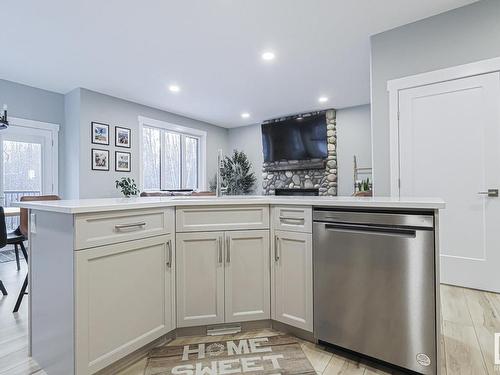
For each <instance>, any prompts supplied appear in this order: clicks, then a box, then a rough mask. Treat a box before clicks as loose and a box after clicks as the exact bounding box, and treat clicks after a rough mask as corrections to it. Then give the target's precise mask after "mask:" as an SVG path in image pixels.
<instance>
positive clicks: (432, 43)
mask: <svg viewBox="0 0 500 375" xmlns="http://www.w3.org/2000/svg"><path fill="white" fill-rule="evenodd" d="M498 56H500V1H499V0H483V1H480V2H477V3H474V4H472V5H468V6H465V7H462V8H458V9H455V10H452V11H449V12H446V13H442V14H439V15H437V16H434V17H430V18H427V19H424V20H421V21H418V22H415V23H412V24H409V25H405V26H402V27H399V28H396V29H393V30H390V31H386V32H384V33H381V34H377V35H374V36H372V37H371V79H372V87H371V95H372V127H373V129H372V134H373V166H374V173H375V194H377V195H389V193H390V185H389V184H390V181H389V178H390V171H389V99H388V94H387V91H386V90H387V89H386V88H387V81H388V80H391V79H395V78H401V77H405V76H409V75H413V74H418V73H423V72H428V71H432V70H436V69H442V68H447V67H451V66H456V65H461V64H466V63H470V62H473V61H478V60H484V59H488V58H493V57H498Z"/></svg>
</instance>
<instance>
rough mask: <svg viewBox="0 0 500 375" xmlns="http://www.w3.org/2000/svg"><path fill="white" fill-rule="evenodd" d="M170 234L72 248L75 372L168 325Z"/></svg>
mask: <svg viewBox="0 0 500 375" xmlns="http://www.w3.org/2000/svg"><path fill="white" fill-rule="evenodd" d="M169 239H170V238H169V237H168V236H159V237H153V238H147V239H141V240H138V241H129V242H124V243H120V244H114V245H108V246H102V247H96V248H93V249H89V250H81V251H77V252H76V255H75V291H76V298H75V307H76V308H75V314H76V318H75V322H76V373H77V374H93V373H95V372H96V371H98V370H100V369H102V368H104V367H106V366H108V365H110V364H111V363H113V362H115V361H117V360H119V359H121V358H123V357H124V356H126V355H127V354H130V353H132V352H134V351H135V350H137V349H139V348H141V347H142V346H144V345H146V344H148V343H150V342H151V341H153V340H155V339H157V338H159V337H161V336H162V335H164V334H166V333H167V332H168V331H170V330H171V329H172V328H173V326H172V310H171V309H172V306H171V300H170V298H171V294H172V288H173V285H172V281H171V279H170V275H171V272H172V270H171V269H170V268H169V265H168V264H167V262H168V260H169V249H168V241H169Z"/></svg>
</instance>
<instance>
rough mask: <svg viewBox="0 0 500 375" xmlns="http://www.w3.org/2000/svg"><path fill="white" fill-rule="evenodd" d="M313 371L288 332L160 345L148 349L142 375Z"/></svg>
mask: <svg viewBox="0 0 500 375" xmlns="http://www.w3.org/2000/svg"><path fill="white" fill-rule="evenodd" d="M241 373H242V374H251V375H256V374H259V375H260V374H266V375H277V374H282V375H289V374H304V375H313V374H316V372H315V371H314V369H313V367H312V365H311V363H310V362H309V360H308V359H307V357H306V356H305V354H304V352H303V351H302V348H301V347H300V344H299V343H298V341H297V339H295V338H293V337H291V336H288V335H279V336H270V337H258V338H245V339H236V338H235V339H233V340H219V341H215V338H214V341H211V342H206V343H199V344H190V345H181V346H162V347H159V348H155V349H153V350H151V351H150V352H149V355H148V360H147V364H146V370H145V375H169V374H183V375H198V374H200V375H223V374H241Z"/></svg>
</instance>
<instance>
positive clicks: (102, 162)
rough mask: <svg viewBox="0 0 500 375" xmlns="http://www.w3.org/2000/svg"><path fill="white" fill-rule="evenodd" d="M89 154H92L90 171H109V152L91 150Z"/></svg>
mask: <svg viewBox="0 0 500 375" xmlns="http://www.w3.org/2000/svg"><path fill="white" fill-rule="evenodd" d="M91 152H92V170H93V171H109V151H108V150H101V149H97V148H93V149H92V151H91Z"/></svg>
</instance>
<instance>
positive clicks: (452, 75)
mask: <svg viewBox="0 0 500 375" xmlns="http://www.w3.org/2000/svg"><path fill="white" fill-rule="evenodd" d="M493 72H500V57H495V58H492V59H487V60H481V61H476V62H473V63H469V64H464V65H458V66H454V67H451V68H444V69H438V70H434V71H431V72H427V73H421V74H415V75H411V76H408V77H403V78H398V79H393V80H390V81H387V91H388V92H389V148H390V150H389V155H390V160H389V167H390V188H391V189H390V192H391V193H390V194H391V196H394V197H399V196H400V183H399V182H400V164H399V92H400V91H401V90H406V89H411V88H415V87H419V86H425V85H431V84H435V83H442V82H446V81H452V80H455V79H462V78H467V77H472V76H477V75H482V74H487V73H493ZM374 176H375V171H374ZM375 177H376V176H375Z"/></svg>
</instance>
